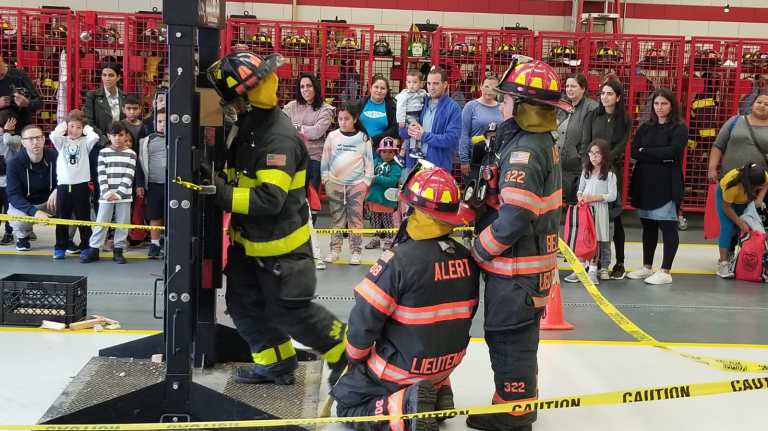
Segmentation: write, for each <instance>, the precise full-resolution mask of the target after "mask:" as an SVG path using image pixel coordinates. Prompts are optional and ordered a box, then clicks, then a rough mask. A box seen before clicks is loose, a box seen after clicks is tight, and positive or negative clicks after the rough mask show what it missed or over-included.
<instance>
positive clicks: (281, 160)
mask: <svg viewBox="0 0 768 431" xmlns="http://www.w3.org/2000/svg"><path fill="white" fill-rule="evenodd" d="M285 161H286V157H285V154H267V166H285Z"/></svg>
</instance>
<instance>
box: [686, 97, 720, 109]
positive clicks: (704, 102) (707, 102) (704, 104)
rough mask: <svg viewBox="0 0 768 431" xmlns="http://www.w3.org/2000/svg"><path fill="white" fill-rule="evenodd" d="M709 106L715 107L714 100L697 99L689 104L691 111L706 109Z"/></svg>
mask: <svg viewBox="0 0 768 431" xmlns="http://www.w3.org/2000/svg"><path fill="white" fill-rule="evenodd" d="M709 106H715V99H712V98H706V99H699V100H694V101H693V103H691V108H692V109H700V108H706V107H709Z"/></svg>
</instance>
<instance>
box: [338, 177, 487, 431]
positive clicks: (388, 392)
mask: <svg viewBox="0 0 768 431" xmlns="http://www.w3.org/2000/svg"><path fill="white" fill-rule="evenodd" d="M400 199H401V200H403V201H404V202H405V203H407V204H408V205H409V206H410V207H411V209H412V210H413V212H412V213H411V215H410V216H409V217H408V218H407V219H406V220H405V221H404V226H405V227H404V231H403V226H401V234H400V235H399V236H400V239H399V241H398V242H397V244H396V245H395V247H394V248H393V249H391V250H386V251H384V253H382V255H381V257H380V258H379V260H378V262H377V263H376V264H375V265H373V266H372V267H371V269H370V270H369V271H368V274H366V276H365V278H364V279H363V281H362V282H360V284H358V285H357V286H356V287H355V300H356V303H355V306H354V308H353V309H352V312H351V314H350V317H349V333H348V334H347V348H346V353H347V358H348V359H349V361H350V369H349V371H348V372H347V373H346V374H344V375H343V376H342V377H341V379H340V380H339V382H338V383H337V384H336V386H335V387H334V388H333V390H332V391H331V395H332V396H333V398H334V399H335V400H336V401H337V403H338V405H337V414H338V416H340V417H348V416H383V415H399V414H404V413H414V412H427V411H434V410H443V409H450V408H453V391H452V390H451V386H450V382H449V380H448V378H449V376H450V374H451V373H452V372H453V370H454V369H455V368H456V367H457V366H458V365H459V363H460V362H461V360H462V359H463V358H464V355H465V353H466V349H467V345H468V344H469V329H470V326H471V325H472V317H473V316H474V314H475V311H476V310H477V304H478V289H479V270H478V268H477V265H475V263H474V261H473V260H472V258H471V256H470V254H469V250H467V249H466V248H464V246H463V245H461V244H460V243H459V242H457V241H455V240H453V239H452V238H451V237H450V234H451V233H452V232H453V228H454V226H461V225H466V224H468V223H469V222H471V221H472V219H473V218H474V214H473V213H472V211H471V210H470V209H469V208H468V207H467V206H465V205H463V204H462V203H461V198H460V194H459V188H458V186H457V185H456V182H455V181H454V179H453V177H452V176H451V174H449V173H448V172H447V171H445V170H444V169H441V168H428V169H424V170H421V171H419V172H417V173H415V174H414V175H413V176H412V177H411V178H410V180H409V181H407V182H406V184H405V185H404V187H403V191H402V192H401V196H400ZM437 425H438V423H437V420H436V419H435V418H429V419H412V420H409V421H401V420H394V421H391V422H390V423H388V424H387V423H386V422H369V423H353V424H351V426H353V427H355V428H356V429H358V430H365V431H379V430H386V429H391V430H392V431H400V430H409V431H416V430H418V431H436V430H437Z"/></svg>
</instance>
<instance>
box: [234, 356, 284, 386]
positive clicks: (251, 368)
mask: <svg viewBox="0 0 768 431" xmlns="http://www.w3.org/2000/svg"><path fill="white" fill-rule="evenodd" d="M298 367H299V362H298V360H297V359H296V356H293V357H291V358H288V359H284V360H282V361H280V362H278V363H276V364H273V365H260V364H251V365H247V366H244V367H237V369H236V370H235V382H237V383H248V384H262V383H274V384H276V385H292V384H294V383H295V382H296V378H295V377H294V375H293V372H294V370H296V368H298Z"/></svg>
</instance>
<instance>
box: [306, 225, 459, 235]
mask: <svg viewBox="0 0 768 431" xmlns="http://www.w3.org/2000/svg"><path fill="white" fill-rule="evenodd" d="M473 229H474V228H473V227H456V228H453V231H454V232H472V231H473ZM397 231H398V229H391V228H390V229H371V228H360V229H340V228H339V229H337V228H327V229H323V228H321V229H314V233H315V234H317V235H333V234H336V233H351V234H361V235H376V234H380V233H397Z"/></svg>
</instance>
